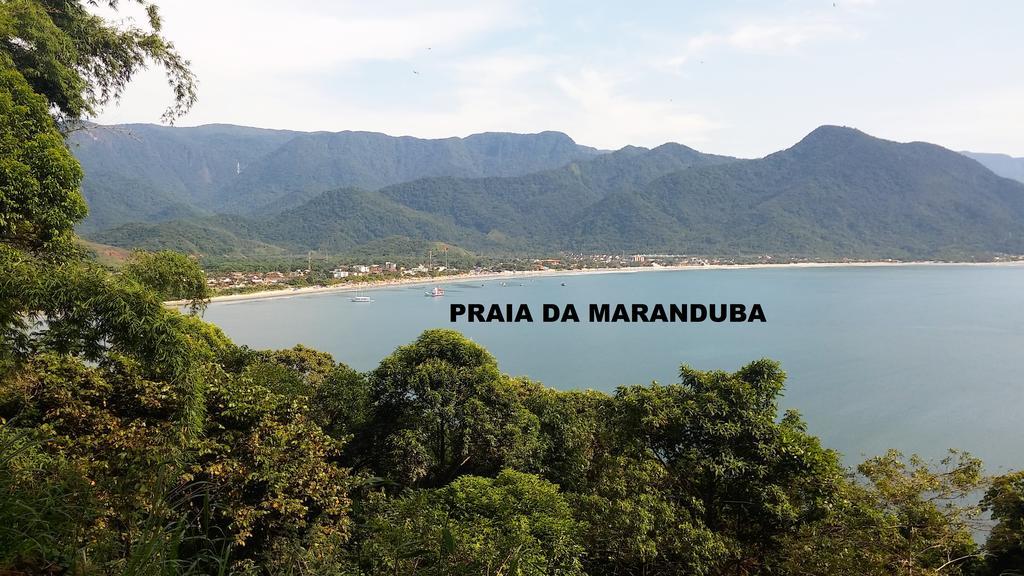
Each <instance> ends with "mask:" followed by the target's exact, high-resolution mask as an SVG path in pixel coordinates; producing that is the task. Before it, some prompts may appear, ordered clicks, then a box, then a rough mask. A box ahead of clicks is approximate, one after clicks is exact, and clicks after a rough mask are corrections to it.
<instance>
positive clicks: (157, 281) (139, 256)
mask: <svg viewBox="0 0 1024 576" xmlns="http://www.w3.org/2000/svg"><path fill="white" fill-rule="evenodd" d="M121 273H122V274H124V275H125V276H126V277H128V278H131V279H132V280H135V281H136V282H138V283H139V284H142V285H143V286H145V287H147V288H149V289H150V290H152V291H153V292H154V293H156V295H157V296H158V297H159V298H161V299H163V300H186V301H188V303H189V309H190V310H191V311H192V312H193V313H195V312H199V311H202V310H203V309H204V308H205V307H206V304H207V303H208V302H209V300H210V289H209V287H208V286H207V285H206V274H204V273H203V270H202V268H200V267H199V265H198V264H197V263H196V262H195V260H193V259H191V258H189V257H188V256H186V255H184V254H179V253H177V252H169V251H162V252H143V251H136V252H135V253H133V254H132V257H131V259H130V260H129V261H128V262H127V263H126V264H125V266H124V268H123V269H122V270H121Z"/></svg>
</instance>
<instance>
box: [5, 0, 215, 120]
mask: <svg viewBox="0 0 1024 576" xmlns="http://www.w3.org/2000/svg"><path fill="white" fill-rule="evenodd" d="M98 3H102V4H105V5H107V6H108V7H109V8H112V9H117V8H118V7H119V4H120V3H119V2H118V0H105V1H99V2H81V1H78V0H8V1H6V2H4V3H3V4H0V54H2V55H3V56H4V57H5V58H4V59H5V60H7V61H8V62H9V63H10V64H12V65H13V67H14V68H15V69H16V70H17V71H18V72H20V73H21V75H22V76H23V77H24V78H25V80H27V82H28V84H29V86H31V89H32V91H34V92H35V93H36V94H39V95H40V96H42V97H44V98H45V99H46V101H47V102H48V103H50V104H51V105H52V106H53V107H54V109H55V112H56V116H57V119H58V120H59V121H61V122H62V124H64V125H65V126H69V127H70V126H73V125H74V124H75V123H77V121H78V120H80V119H81V118H83V117H87V116H90V115H92V114H95V113H96V112H97V111H98V110H99V109H100V108H101V107H103V106H104V105H106V104H108V103H109V102H111V101H113V100H117V99H118V98H119V97H120V95H121V93H122V91H123V90H124V88H125V86H126V85H127V84H128V81H129V80H131V78H132V77H133V76H134V75H135V73H136V72H138V71H139V70H141V69H142V68H143V67H144V66H145V65H146V64H147V63H149V62H155V63H157V64H158V65H160V66H162V67H163V68H164V70H166V72H167V81H168V84H169V85H170V87H171V90H172V92H173V94H174V101H173V103H172V104H171V105H170V106H169V107H168V108H167V110H166V112H164V120H166V121H173V120H174V119H175V118H177V117H179V116H181V115H182V114H184V113H185V112H186V111H188V109H189V108H190V107H191V106H192V104H193V103H194V102H195V100H196V83H195V77H194V76H193V74H192V71H191V70H190V69H189V63H188V61H187V60H185V59H183V58H182V57H181V55H180V54H178V52H177V51H176V50H175V48H174V45H173V44H172V43H171V42H169V41H168V40H167V39H166V38H164V37H163V36H162V35H161V34H160V29H161V26H162V22H161V19H160V12H159V10H158V9H157V6H156V5H155V4H153V3H151V2H148V1H146V0H136V1H135V3H137V4H138V5H140V6H141V7H142V8H143V10H144V11H145V13H146V19H147V24H148V26H149V29H148V30H147V29H144V28H141V27H138V26H134V25H131V26H123V25H119V24H114V23H111V22H109V21H107V20H105V19H104V18H102V17H100V16H97V15H94V14H91V13H90V12H89V10H88V8H87V5H88V4H98Z"/></svg>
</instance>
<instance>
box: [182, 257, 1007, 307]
mask: <svg viewBox="0 0 1024 576" xmlns="http://www.w3.org/2000/svg"><path fill="white" fill-rule="evenodd" d="M882 266H886V267H897V266H1024V261H1020V260H1018V261H1011V262H935V261H921V262H890V261H884V260H883V261H870V262H791V263H784V264H764V263H760V264H708V265H705V266H657V267H655V266H642V267H635V268H586V269H582V270H524V271H516V272H511V271H510V272H486V273H482V274H474V273H471V272H466V273H462V274H452V275H450V276H438V277H436V278H422V277H416V278H397V279H388V280H378V281H373V282H365V283H359V284H355V283H344V284H336V285H332V286H308V287H303V288H292V289H288V288H282V289H278V290H262V291H259V292H248V293H244V294H226V295H223V296H213V297H212V298H210V304H215V303H218V302H244V301H248V300H269V299H273V298H289V297H292V296H308V295H311V294H313V295H315V294H331V293H335V292H362V291H369V290H380V289H383V288H393V287H396V286H417V285H429V284H447V283H453V282H466V281H476V280H499V279H502V278H537V277H558V276H588V275H594V274H635V273H642V272H679V271H684V270H694V271H696V270H752V269H767V268H779V269H784V268H840V267H849V268H866V267H882ZM187 303H188V302H187V301H184V300H171V301H167V302H164V305H165V306H172V307H173V306H184V305H186V304H187Z"/></svg>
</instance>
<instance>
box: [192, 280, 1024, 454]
mask: <svg viewBox="0 0 1024 576" xmlns="http://www.w3.org/2000/svg"><path fill="white" fill-rule="evenodd" d="M563 283H564V284H565V285H564V286H563ZM440 285H441V286H443V287H444V288H445V289H446V295H445V296H444V297H443V298H428V297H425V296H424V287H423V286H396V287H389V288H381V289H375V290H372V291H366V292H365V294H367V295H370V296H371V297H372V298H373V299H374V302H372V303H369V304H367V303H355V302H351V301H350V298H351V296H352V294H351V293H343V292H337V293H328V294H316V295H303V296H290V297H281V298H272V299H263V300H249V301H236V302H218V303H213V304H211V305H210V306H209V308H208V309H207V311H206V313H205V318H206V319H207V320H209V321H211V322H213V323H215V324H217V325H219V326H220V327H222V328H223V329H224V330H225V331H226V333H227V334H228V335H229V336H231V337H232V338H233V339H234V340H235V342H237V343H240V344H247V345H249V346H252V347H255V348H286V347H291V346H294V345H295V344H299V343H301V344H305V345H308V346H311V347H314V348H317V349H319V350H324V351H326V352H330V353H331V354H332V355H333V356H334V357H335V359H336V360H338V361H341V362H345V363H346V364H348V365H350V366H352V367H353V368H355V369H357V370H363V371H366V370H371V369H373V368H374V367H375V366H376V365H377V363H378V362H379V361H380V360H381V359H382V358H383V357H385V356H386V355H387V354H389V353H391V352H392V351H393V350H394V349H395V348H396V347H397V346H400V345H403V344H407V343H410V342H412V341H413V340H414V339H415V338H416V337H417V336H418V335H419V334H420V333H421V332H422V331H423V330H425V329H428V328H454V329H457V330H459V331H461V332H462V333H464V334H465V335H466V336H468V337H470V338H472V339H473V340H474V341H476V342H478V343H480V344H481V345H483V346H484V347H485V348H487V349H488V350H489V351H490V352H491V353H492V354H493V355H494V356H495V357H496V358H497V359H498V362H499V365H500V367H501V369H502V370H503V371H504V372H507V373H509V374H512V375H522V376H528V377H530V378H532V379H535V380H539V381H541V382H543V383H545V384H546V385H548V386H552V387H555V388H558V389H574V388H576V389H580V388H592V389H596V390H602V391H608V392H611V391H614V389H615V387H616V386H619V385H625V384H647V383H650V382H652V381H658V382H661V383H671V382H676V381H677V379H678V378H677V375H678V370H679V366H680V364H682V363H687V364H689V365H691V366H693V367H695V368H698V369H706V370H710V369H722V370H729V371H731V370H735V369H737V368H739V367H740V366H742V365H743V364H745V363H746V362H749V361H752V360H755V359H757V358H761V357H769V358H773V359H775V360H778V361H780V362H781V363H782V367H783V369H784V370H786V372H787V373H788V374H789V379H788V381H787V384H786V390H785V392H784V396H783V398H782V399H781V400H780V406H781V408H782V409H790V408H792V409H796V410H798V411H800V413H801V414H802V415H803V416H804V418H805V419H806V420H807V422H808V425H809V430H810V432H812V433H814V434H816V435H818V436H819V437H820V438H822V440H823V442H824V444H825V445H826V446H829V447H831V448H835V449H838V450H840V451H841V452H842V453H843V454H844V457H845V459H846V461H847V462H848V463H850V464H854V463H856V462H859V461H861V460H863V459H864V458H865V457H867V456H872V455H876V454H879V453H882V452H884V450H886V449H887V448H898V449H900V450H903V451H905V452H907V453H911V452H916V453H919V454H922V455H924V456H926V457H929V458H938V457H941V456H942V455H943V453H944V451H945V449H946V448H960V449H965V450H968V451H970V452H971V453H973V454H975V455H977V456H979V457H981V458H983V459H984V460H985V462H986V465H987V470H988V471H989V472H999V471H1000V470H1006V469H1020V468H1024V450H1022V446H1024V429H1022V426H1021V421H1022V418H1021V414H1022V409H1024V378H1022V376H1021V375H1022V373H1024V371H1022V369H1021V368H1022V366H1021V360H1022V358H1024V354H1022V353H1024V306H1022V304H1024V267H1021V266H1000V265H991V266H987V265H962V266H958V265H943V266H934V265H920V266H879V267H864V266H858V267H820V268H797V267H793V268H781V267H780V268H757V269H735V270H731V269H730V270H685V271H659V272H651V273H622V274H593V275H567V276H543V277H526V278H505V279H502V280H486V281H476V282H472V281H462V282H452V283H441V284H440ZM453 303H463V304H469V303H479V304H485V305H490V304H492V303H497V304H501V305H504V304H514V305H518V304H527V305H529V306H530V308H531V310H532V311H533V312H534V319H535V322H534V323H489V324H479V323H472V324H471V323H465V322H458V323H454V324H453V323H452V322H450V319H449V306H450V305H451V304H453ZM546 303H551V304H558V305H560V306H564V305H565V304H568V303H572V304H574V305H575V306H576V307H577V309H578V310H579V312H580V315H581V320H582V321H581V322H580V323H578V324H576V323H542V322H540V310H541V307H542V305H543V304H546ZM591 303H609V304H612V305H615V304H618V303H624V304H627V305H628V304H633V303H642V304H649V305H652V304H656V303H662V304H665V305H668V304H672V303H676V304H679V303H701V304H720V303H726V304H730V303H741V304H747V305H750V304H753V303H758V304H761V306H762V307H763V309H764V311H765V315H766V318H767V321H766V322H765V323H753V324H750V323H742V324H729V323H722V324H717V323H712V322H707V321H706V322H703V323H664V324H661V323H658V324H654V323H647V324H609V323H589V322H587V318H586V308H587V306H588V305H589V304H591Z"/></svg>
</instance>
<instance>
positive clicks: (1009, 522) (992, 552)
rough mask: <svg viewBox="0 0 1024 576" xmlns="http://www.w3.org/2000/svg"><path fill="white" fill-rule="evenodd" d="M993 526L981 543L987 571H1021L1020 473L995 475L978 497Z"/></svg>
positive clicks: (1023, 503) (1023, 512) (1023, 475)
mask: <svg viewBox="0 0 1024 576" xmlns="http://www.w3.org/2000/svg"><path fill="white" fill-rule="evenodd" d="M981 505H982V507H983V508H984V509H985V510H986V511H988V512H990V513H991V514H992V519H993V520H995V521H996V525H995V526H994V527H993V528H992V532H991V533H990V534H989V536H988V540H987V541H986V542H985V551H986V553H987V554H988V555H989V557H988V560H987V563H986V568H987V570H988V573H989V574H993V575H998V576H1003V575H1006V576H1010V575H1019V574H1024V472H1013V473H1010V474H1004V475H1002V476H998V477H996V478H995V479H994V480H993V481H992V485H991V486H989V488H988V491H987V492H985V497H984V498H983V499H982V500H981Z"/></svg>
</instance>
